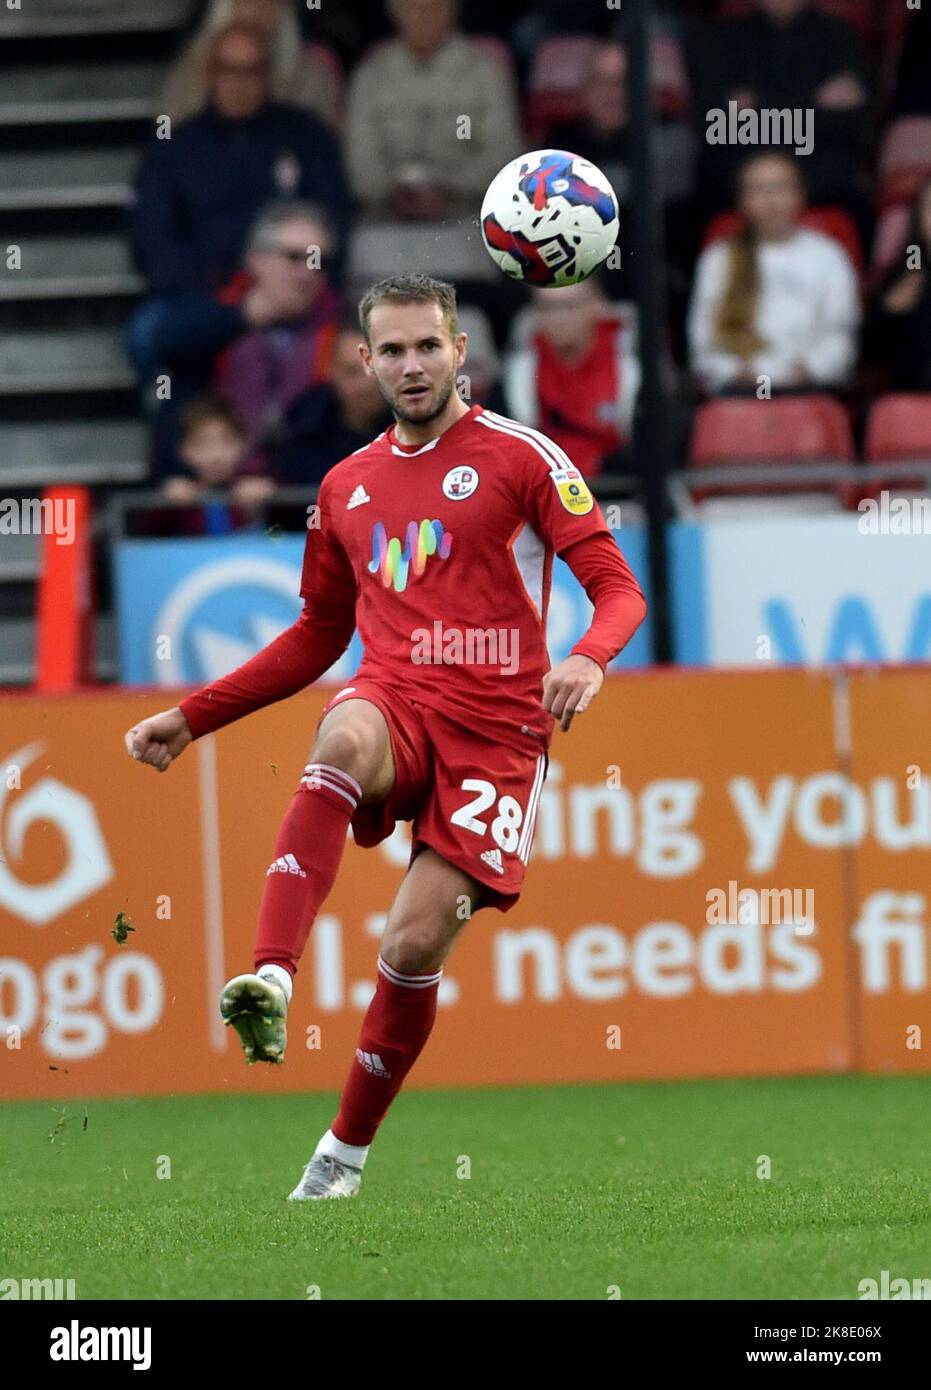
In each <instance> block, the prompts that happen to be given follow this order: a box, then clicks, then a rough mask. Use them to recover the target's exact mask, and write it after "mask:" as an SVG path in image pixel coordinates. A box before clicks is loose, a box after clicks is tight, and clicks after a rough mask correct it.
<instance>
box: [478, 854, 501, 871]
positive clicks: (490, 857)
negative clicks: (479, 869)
mask: <svg viewBox="0 0 931 1390" xmlns="http://www.w3.org/2000/svg"><path fill="white" fill-rule="evenodd" d="M481 860H482V863H483V864H487V865H488V867H489V869H494V871H495V873H496V874H503V873H504V865H503V864H502V863H501V851H500V849H486V851H485V853H484V854H483V855H482V856H481Z"/></svg>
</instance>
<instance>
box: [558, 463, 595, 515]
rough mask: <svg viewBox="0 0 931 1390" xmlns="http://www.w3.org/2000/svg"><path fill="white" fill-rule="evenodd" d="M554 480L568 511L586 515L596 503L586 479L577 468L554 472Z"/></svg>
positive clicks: (560, 498)
mask: <svg viewBox="0 0 931 1390" xmlns="http://www.w3.org/2000/svg"><path fill="white" fill-rule="evenodd" d="M553 482H554V483H555V484H556V491H557V492H558V493H559V500H560V501H561V502H562V504H563V506H564V507H565V509H566V511H567V512H573V513H574V514H575V515H576V516H584V515H585V513H586V512H590V511H591V509H592V507H593V506H594V505H595V503H594V499H593V498H592V494H591V493H590V492H589V490H588V488H587V487H586V486H585V479H584V478H583V477H582V475H581V473H580V472H579V470H578V469H577V468H567V469H566V470H565V472H563V473H554V474H553Z"/></svg>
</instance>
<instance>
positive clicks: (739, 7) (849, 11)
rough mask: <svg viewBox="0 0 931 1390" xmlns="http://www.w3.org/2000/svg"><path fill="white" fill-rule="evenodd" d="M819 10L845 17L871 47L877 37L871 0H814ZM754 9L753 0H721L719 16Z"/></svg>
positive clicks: (841, 17)
mask: <svg viewBox="0 0 931 1390" xmlns="http://www.w3.org/2000/svg"><path fill="white" fill-rule="evenodd" d="M815 3H816V5H817V7H818V9H819V10H821V11H822V12H823V13H824V14H829V15H833V16H834V18H835V19H845V20H846V21H847V23H848V24H852V25H853V27H854V28H855V29H856V30H857V31H858V33H859V34H860V36H861V38H862V39H863V40H864V42H865V43H866V44H867V45H868V46H870V47H872V45H873V42H874V40H875V39H876V37H877V24H876V18H877V16H876V12H875V10H874V7H873V0H815ZM753 9H754V3H753V0H721V3H720V5H719V7H718V14H719V16H720V17H721V18H722V19H724V18H726V17H730V16H732V15H744V14H750V13H751V12H752V11H753Z"/></svg>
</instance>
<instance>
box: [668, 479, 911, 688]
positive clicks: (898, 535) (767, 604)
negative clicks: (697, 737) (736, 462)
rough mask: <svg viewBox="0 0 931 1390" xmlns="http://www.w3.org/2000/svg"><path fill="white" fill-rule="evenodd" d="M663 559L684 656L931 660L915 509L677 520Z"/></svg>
mask: <svg viewBox="0 0 931 1390" xmlns="http://www.w3.org/2000/svg"><path fill="white" fill-rule="evenodd" d="M916 501H918V502H926V501H928V499H916ZM929 507H931V503H929ZM895 522H897V523H898V524H893V523H895ZM670 563H671V597H672V618H673V638H674V646H673V649H674V653H675V659H676V661H678V662H681V663H682V664H683V665H687V666H719V667H728V666H731V667H733V666H753V665H755V664H756V663H757V662H761V661H762V662H769V663H771V664H772V665H774V666H825V665H834V664H842V663H843V664H859V663H866V664H881V663H883V662H925V661H929V660H931V526H929V525H927V524H925V519H924V518H923V516H922V514H921V513H920V512H919V510H918V508H917V507H913V511H912V512H911V513H907V514H905V515H904V516H899V515H898V514H897V515H896V517H895V518H893V521H892V522H887V521H886V520H885V519H884V517H883V516H874V515H873V514H872V513H869V512H866V513H857V512H853V513H850V512H848V513H844V514H841V515H829V516H815V517H813V516H807V517H805V516H783V517H778V516H769V517H765V518H761V519H759V520H757V519H755V518H754V519H749V518H745V517H743V518H740V519H739V520H737V519H725V518H721V519H716V520H709V521H706V522H700V523H694V522H689V523H684V522H682V523H677V524H676V525H674V526H673V527H672V534H671V536H670Z"/></svg>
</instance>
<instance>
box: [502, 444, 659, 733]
mask: <svg viewBox="0 0 931 1390" xmlns="http://www.w3.org/2000/svg"><path fill="white" fill-rule="evenodd" d="M534 438H535V441H536V443H535V444H530V445H527V446H525V448H524V449H523V450H522V451H521V452H522V456H521V458H520V459H519V461H518V463H517V474H518V477H519V479H520V485H521V488H522V497H523V503H524V507H525V509H526V512H527V515H528V518H529V519H530V521H531V523H532V524H533V526H534V528H535V529H536V530H537V532H538V533H539V534H540V535H542V536H543V537H544V539H545V540H546V541H547V542H548V544H549V545H550V546H551V547H552V548H553V550H555V551H556V553H557V554H558V555H559V556H560V557H561V558H562V559H563V560H565V562H566V563H567V564H568V566H569V568H570V569H571V570H572V572H573V574H574V575H575V577H576V578H577V579H578V581H579V583H580V584H581V585H582V586H583V588H584V589H585V592H586V593H587V594H588V597H589V599H590V600H591V602H592V605H593V606H594V609H595V612H594V614H593V616H592V621H591V625H590V627H589V629H588V631H587V632H586V633H585V634H584V636H583V637H582V638H580V640H579V641H578V642H577V643H576V644H575V646H574V647H573V648H572V654H571V655H570V656H569V657H567V658H566V660H565V661H562V662H560V663H559V665H558V666H555V667H554V668H553V669H552V670H551V671H549V672H548V673H547V674H546V676H545V677H544V680H543V708H544V709H545V710H547V711H548V712H549V713H550V714H552V715H553V717H554V718H555V719H558V720H559V721H560V725H561V727H562V729H563V730H566V729H568V728H569V726H570V724H571V723H572V718H573V716H574V715H575V714H581V713H582V711H583V710H585V709H587V708H588V705H589V704H590V703H591V701H592V700H593V699H594V697H595V695H597V693H598V691H599V690H600V689H601V685H602V682H603V680H604V672H605V667H606V666H607V665H608V662H609V661H611V660H612V659H613V657H615V656H616V655H617V653H618V652H619V651H620V650H621V648H622V647H624V646H625V645H626V644H627V642H629V641H630V638H631V637H632V636H633V634H634V633H635V632H636V630H637V628H638V627H639V626H640V624H641V623H642V622H643V619H644V617H645V615H646V600H645V598H644V596H643V593H642V591H641V589H640V585H639V584H638V583H637V580H636V578H635V577H634V575H633V572H632V571H631V569H630V566H629V565H628V564H627V561H626V560H625V559H624V556H623V555H622V554H621V552H620V550H619V549H618V546H617V543H616V541H615V539H614V537H613V535H612V534H611V532H610V530H609V529H608V526H607V523H606V522H605V519H604V516H603V515H602V512H601V508H600V507H599V506H598V503H597V502H596V501H595V499H594V498H593V497H592V495H591V493H590V492H589V490H588V487H587V486H586V484H585V480H584V478H583V477H582V476H581V474H580V473H579V471H578V470H577V469H575V468H573V466H572V462H571V460H570V459H569V458H568V456H567V455H566V454H565V453H564V452H563V450H562V449H560V448H559V446H558V445H557V444H554V443H553V441H552V440H550V439H548V438H547V436H546V435H544V434H541V433H540V432H539V431H537V432H535V436H534Z"/></svg>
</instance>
